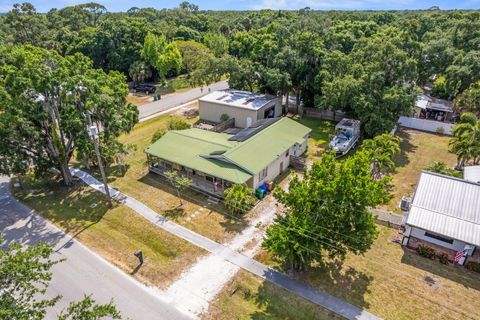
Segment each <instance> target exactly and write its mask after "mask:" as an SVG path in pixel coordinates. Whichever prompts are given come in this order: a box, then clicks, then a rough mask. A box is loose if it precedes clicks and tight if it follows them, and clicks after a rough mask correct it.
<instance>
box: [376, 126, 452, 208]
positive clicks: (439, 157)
mask: <svg viewBox="0 0 480 320" xmlns="http://www.w3.org/2000/svg"><path fill="white" fill-rule="evenodd" d="M397 135H398V137H399V138H400V141H401V142H400V148H401V152H400V154H399V155H398V156H397V157H396V158H395V159H394V161H395V164H396V167H397V168H396V172H395V174H394V175H393V181H392V183H393V186H394V187H393V199H392V200H391V201H390V203H389V204H388V205H387V206H384V207H383V208H384V209H388V210H393V211H400V209H399V208H398V203H399V202H400V200H401V199H402V196H404V195H409V196H412V194H413V192H414V191H415V187H416V185H417V182H418V179H419V177H420V172H421V171H422V170H423V169H424V168H425V167H427V166H429V165H430V164H431V163H432V162H434V161H441V162H445V163H446V164H448V165H449V166H451V167H453V166H454V165H455V163H456V156H455V155H454V154H452V153H450V152H448V142H449V141H450V137H448V136H440V135H437V134H433V133H426V132H421V131H417V130H413V129H406V128H400V129H399V131H398V132H397Z"/></svg>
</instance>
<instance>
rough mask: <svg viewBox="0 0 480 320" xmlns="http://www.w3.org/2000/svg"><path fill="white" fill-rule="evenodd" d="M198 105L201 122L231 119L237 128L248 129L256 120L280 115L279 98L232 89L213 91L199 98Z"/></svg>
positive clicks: (280, 105)
mask: <svg viewBox="0 0 480 320" xmlns="http://www.w3.org/2000/svg"><path fill="white" fill-rule="evenodd" d="M198 103H199V104H198V111H199V116H200V119H201V120H206V121H208V122H213V123H219V122H222V121H224V120H225V118H229V119H232V118H233V119H235V124H234V126H235V127H237V128H248V127H250V126H252V125H253V124H254V123H255V122H257V121H258V120H262V119H269V118H278V117H280V116H281V115H282V104H281V100H280V98H279V97H276V96H270V95H265V94H259V93H252V92H246V91H239V90H234V89H227V90H221V91H214V92H212V93H209V94H207V95H206V96H204V97H202V98H200V99H199V100H198ZM224 115H226V117H225V116H224Z"/></svg>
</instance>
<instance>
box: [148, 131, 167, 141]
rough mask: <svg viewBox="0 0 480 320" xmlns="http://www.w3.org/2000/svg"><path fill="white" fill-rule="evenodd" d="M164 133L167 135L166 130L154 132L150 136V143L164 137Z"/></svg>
mask: <svg viewBox="0 0 480 320" xmlns="http://www.w3.org/2000/svg"><path fill="white" fill-rule="evenodd" d="M165 133H167V130H165V129H158V130H157V131H155V133H154V134H153V136H152V141H151V142H152V143H154V142H156V141H157V140H159V139H160V138H161V137H163V136H164V135H165Z"/></svg>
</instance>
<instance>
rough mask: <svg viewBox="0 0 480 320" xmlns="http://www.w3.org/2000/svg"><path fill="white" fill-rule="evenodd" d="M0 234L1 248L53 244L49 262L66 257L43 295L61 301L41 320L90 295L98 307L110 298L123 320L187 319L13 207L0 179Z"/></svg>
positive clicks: (168, 302)
mask: <svg viewBox="0 0 480 320" xmlns="http://www.w3.org/2000/svg"><path fill="white" fill-rule="evenodd" d="M0 230H2V233H3V235H4V238H5V239H4V240H5V243H8V242H10V241H12V240H14V241H17V242H21V243H24V244H30V245H31V244H35V243H36V242H38V241H45V242H49V243H57V245H56V247H55V248H56V253H55V254H54V256H53V258H54V259H56V258H59V259H61V258H66V261H65V262H62V263H59V264H57V265H55V266H54V268H53V269H52V272H53V279H52V282H51V284H50V287H49V289H48V292H47V295H48V296H50V297H53V296H56V295H58V294H60V295H62V296H63V298H62V300H61V301H60V302H59V303H58V305H57V306H55V307H54V308H51V309H49V311H48V313H47V317H46V319H56V317H55V315H56V314H58V313H59V312H60V311H61V310H62V309H63V308H64V307H65V306H66V305H67V304H68V303H69V302H70V301H74V300H79V299H82V298H83V294H84V293H86V294H93V298H94V299H95V300H96V301H97V302H99V303H107V302H109V301H110V300H111V299H112V298H113V300H114V303H115V304H116V306H117V308H118V309H119V310H120V312H121V313H122V316H123V317H124V318H125V319H127V318H129V319H142V320H143V319H152V320H153V319H189V317H187V315H185V314H184V313H182V312H181V311H179V310H177V309H176V307H175V306H174V304H173V302H172V299H168V298H166V297H165V296H163V295H162V294H161V293H160V292H158V291H157V290H156V289H153V288H149V287H146V286H144V285H142V284H140V283H139V282H137V281H136V280H134V279H133V278H131V277H130V276H128V275H126V274H124V273H123V272H122V271H120V270H118V269H117V268H115V267H114V266H112V265H111V264H110V263H108V262H106V261H105V260H104V259H103V258H101V257H99V256H98V255H96V254H95V253H93V252H92V251H90V250H88V249H87V248H86V247H84V246H83V245H81V244H80V243H79V242H77V241H75V240H74V239H72V238H71V237H70V236H68V235H65V234H64V233H63V232H62V231H60V230H58V229H56V228H55V227H54V226H52V225H51V224H49V223H47V222H46V221H45V220H44V219H42V218H41V217H40V216H38V215H37V214H35V213H34V212H33V211H32V210H30V209H29V208H28V207H26V206H24V205H22V204H21V203H19V202H18V201H17V200H16V199H15V198H13V196H11V194H10V192H9V190H8V178H6V177H0ZM5 243H4V244H5Z"/></svg>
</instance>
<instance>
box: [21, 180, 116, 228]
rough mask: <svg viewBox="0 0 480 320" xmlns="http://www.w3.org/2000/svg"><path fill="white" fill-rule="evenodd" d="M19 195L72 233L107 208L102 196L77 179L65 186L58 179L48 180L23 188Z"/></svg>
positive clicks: (95, 220)
mask: <svg viewBox="0 0 480 320" xmlns="http://www.w3.org/2000/svg"><path fill="white" fill-rule="evenodd" d="M22 198H23V199H24V200H25V202H26V203H27V204H29V205H31V206H32V207H33V209H34V210H36V211H37V212H38V213H39V214H41V215H42V216H43V217H45V218H47V219H48V220H50V221H51V222H52V223H54V224H56V225H59V226H60V227H61V228H62V229H63V230H64V231H65V232H66V233H69V234H71V235H73V236H74V237H76V236H78V235H79V234H80V233H81V232H83V231H85V230H86V229H88V228H89V227H91V226H92V225H94V224H96V223H98V222H99V221H100V220H101V219H102V218H103V216H104V215H105V213H107V211H108V210H109V208H108V204H107V201H106V199H105V197H104V196H103V195H102V194H100V193H99V192H97V191H95V190H93V189H91V188H89V187H88V186H86V185H85V184H84V183H83V182H81V181H75V183H74V184H73V185H72V186H69V187H66V186H64V185H63V184H62V182H60V181H58V180H55V181H52V180H50V181H48V182H46V183H44V184H43V187H41V189H26V190H23V191H22Z"/></svg>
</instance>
